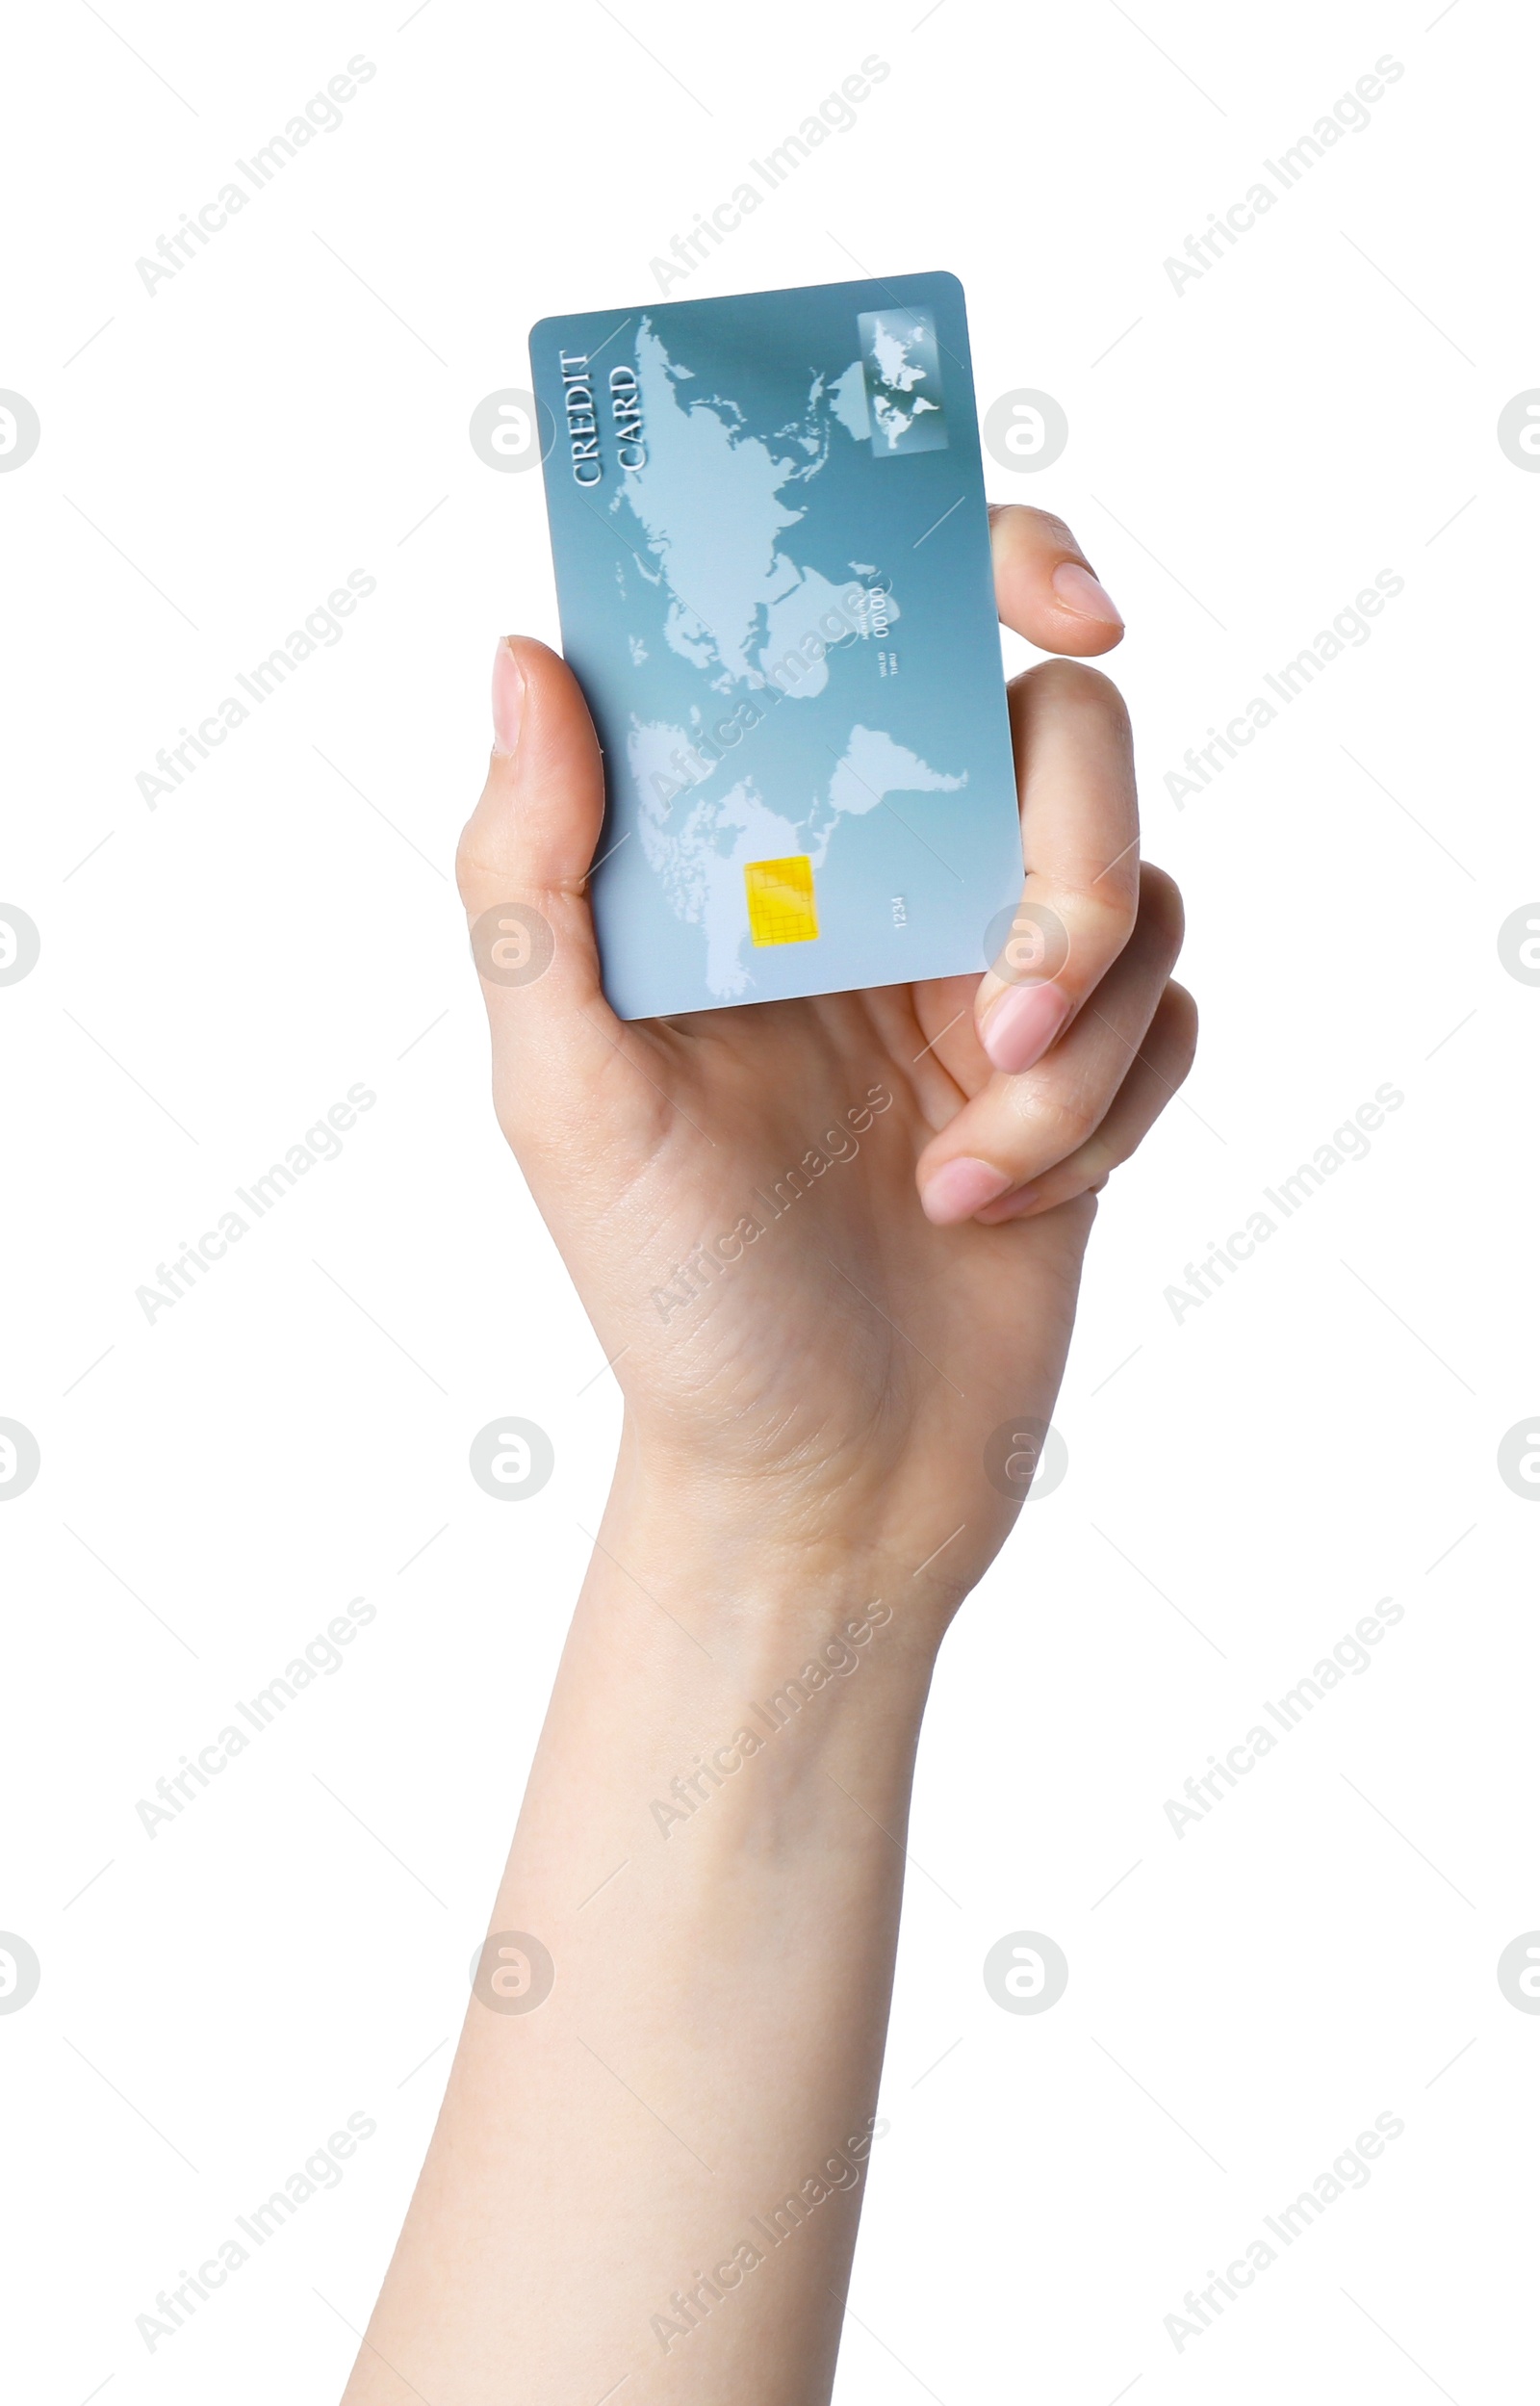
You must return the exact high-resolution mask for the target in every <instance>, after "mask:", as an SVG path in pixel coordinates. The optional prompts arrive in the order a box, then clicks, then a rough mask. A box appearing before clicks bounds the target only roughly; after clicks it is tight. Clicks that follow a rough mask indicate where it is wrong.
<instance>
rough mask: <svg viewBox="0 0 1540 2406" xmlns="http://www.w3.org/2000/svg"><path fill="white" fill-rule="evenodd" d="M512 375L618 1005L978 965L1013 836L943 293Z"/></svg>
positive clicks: (989, 589)
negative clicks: (529, 439)
mask: <svg viewBox="0 0 1540 2406" xmlns="http://www.w3.org/2000/svg"><path fill="white" fill-rule="evenodd" d="M529 352H530V360H531V364H532V368H533V377H534V394H535V400H536V403H537V407H538V413H539V419H540V435H541V451H542V455H543V461H544V467H545V477H546V499H547V504H548V507H549V511H550V517H551V536H552V549H553V552H554V556H555V569H556V590H557V596H558V600H559V604H560V610H561V633H562V644H563V648H564V650H565V653H566V656H567V659H568V660H569V662H570V663H571V665H572V667H573V669H574V671H575V673H576V674H577V677H578V682H579V684H580V685H581V686H582V688H583V692H584V694H585V695H586V697H587V700H588V704H589V708H590V709H591V711H593V714H594V720H595V724H596V725H597V727H598V730H599V739H600V742H601V744H602V745H603V753H604V769H605V789H606V815H605V823H604V830H603V840H602V841H601V843H600V845H599V850H598V855H597V860H598V866H597V867H596V870H595V873H594V877H593V883H592V896H593V906H594V917H595V922H596V925H597V929H598V935H599V949H600V957H601V962H602V965H603V981H604V991H605V993H606V995H607V996H608V997H609V1000H610V1002H611V1003H612V1005H613V1007H614V1009H615V1010H616V1011H617V1013H618V1014H619V1015H620V1017H621V1018H622V1019H628V1020H633V1019H647V1018H652V1017H655V1016H662V1015H665V1014H674V1013H678V1012H686V1011H706V1010H714V1009H719V1008H721V1007H723V1006H724V1005H728V1004H734V1003H748V1002H767V1001H771V1000H777V999H785V998H787V997H790V996H799V995H820V994H838V993H842V992H844V991H845V990H847V989H849V988H854V987H862V986H891V985H898V984H903V983H906V982H908V981H910V980H911V979H916V978H928V977H943V976H951V975H953V974H956V973H960V972H963V971H966V970H973V971H976V970H982V969H984V968H985V967H986V966H988V961H989V959H991V958H992V957H993V952H994V951H996V950H998V944H997V943H993V942H992V941H991V940H992V937H993V936H994V935H996V934H997V933H998V929H997V924H996V923H997V922H998V921H999V918H1000V915H1001V914H1002V913H1003V912H1004V913H1009V912H1010V911H1011V910H1012V909H1013V908H1014V906H1015V904H1016V903H1017V902H1018V900H1019V898H1020V892H1021V877H1022V870H1021V837H1020V827H1019V818H1018V813H1017V803H1016V789H1015V774H1014V766H1013V763H1012V753H1011V735H1010V727H1009V723H1008V720H1007V715H1006V703H1005V691H1004V681H1003V676H1002V670H1001V654H1000V637H999V627H998V621H997V616H996V611H995V603H994V583H993V578H992V575H991V571H990V564H989V540H988V517H987V513H986V507H985V499H984V476H983V469H982V465H981V461H980V456H979V429H978V413H977V409H976V407H975V404H974V395H973V375H972V369H971V366H970V362H969V353H968V336H967V318H966V311H965V306H964V302H963V287H962V285H961V284H960V283H959V282H958V280H957V278H956V276H953V275H945V274H938V273H927V274H922V275H911V276H897V277H893V278H891V279H887V278H870V279H866V280H862V281H860V282H856V283H845V284H815V285H806V286H802V287H799V288H797V289H794V290H791V291H787V292H779V293H746V294H739V295H736V296H734V297H732V298H725V299H703V300H672V301H650V302H647V303H645V304H643V305H641V306H639V307H637V308H634V309H611V310H592V311H587V312H585V313H583V314H581V315H579V316H576V317H556V318H544V319H542V320H541V322H540V323H539V324H538V325H537V326H535V327H534V328H533V330H532V331H531V334H530V337H529Z"/></svg>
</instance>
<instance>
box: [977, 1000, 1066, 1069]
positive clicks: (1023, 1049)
mask: <svg viewBox="0 0 1540 2406" xmlns="http://www.w3.org/2000/svg"><path fill="white" fill-rule="evenodd" d="M1068 1016H1069V996H1067V995H1066V994H1065V991H1064V989H1063V987H1062V986H1054V985H1041V986H1012V987H1010V988H1009V989H1008V990H1007V992H1006V993H1005V994H1003V995H1002V996H1001V997H1000V999H999V1001H998V1002H997V1003H996V1004H995V1006H994V1009H993V1010H992V1011H991V1012H990V1013H989V1016H988V1019H987V1020H986V1021H985V1022H984V1027H983V1030H982V1033H981V1035H980V1039H979V1041H980V1043H981V1044H982V1045H983V1047H984V1049H985V1051H986V1052H987V1053H988V1056H989V1059H990V1060H991V1061H992V1062H993V1064H994V1066H995V1068H996V1069H997V1070H1005V1071H1007V1072H1009V1073H1011V1074H1014V1073H1016V1072H1018V1071H1021V1070H1030V1069H1031V1067H1032V1065H1033V1063H1034V1062H1035V1061H1040V1060H1041V1059H1042V1056H1043V1054H1044V1053H1045V1052H1046V1051H1047V1049H1048V1047H1049V1046H1050V1045H1051V1044H1052V1042H1053V1040H1054V1038H1055V1037H1056V1036H1057V1035H1058V1033H1059V1030H1060V1029H1061V1028H1062V1027H1063V1025H1064V1023H1065V1020H1066V1019H1067V1018H1068Z"/></svg>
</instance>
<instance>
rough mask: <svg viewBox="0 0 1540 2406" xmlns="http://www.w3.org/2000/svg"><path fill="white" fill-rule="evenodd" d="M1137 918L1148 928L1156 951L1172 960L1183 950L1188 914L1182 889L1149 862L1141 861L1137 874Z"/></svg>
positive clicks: (1164, 872)
mask: <svg viewBox="0 0 1540 2406" xmlns="http://www.w3.org/2000/svg"><path fill="white" fill-rule="evenodd" d="M1138 907H1139V917H1140V920H1141V922H1142V925H1144V926H1145V927H1147V928H1148V930H1149V934H1150V937H1151V939H1152V942H1153V944H1154V946H1155V948H1156V949H1157V950H1159V951H1161V952H1163V953H1164V954H1166V956H1167V957H1168V959H1169V960H1172V961H1174V960H1175V958H1176V956H1177V954H1178V953H1179V952H1180V951H1181V949H1182V939H1183V937H1184V935H1185V934H1186V932H1187V913H1186V910H1185V909H1184V907H1183V903H1182V890H1181V888H1180V886H1179V885H1178V884H1177V882H1176V880H1175V878H1174V877H1168V875H1167V873H1166V871H1165V869H1163V868H1156V867H1154V866H1153V864H1152V863H1150V862H1148V861H1145V862H1143V863H1142V864H1141V867H1140V874H1139V906H1138Z"/></svg>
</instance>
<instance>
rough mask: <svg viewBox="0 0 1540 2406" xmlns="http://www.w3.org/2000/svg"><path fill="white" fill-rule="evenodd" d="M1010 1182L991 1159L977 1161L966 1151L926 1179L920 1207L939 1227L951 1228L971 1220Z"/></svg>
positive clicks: (1002, 1191) (1003, 1190) (1001, 1193)
mask: <svg viewBox="0 0 1540 2406" xmlns="http://www.w3.org/2000/svg"><path fill="white" fill-rule="evenodd" d="M1010 1183H1011V1180H1010V1179H1009V1178H1008V1177H1006V1174H1005V1172H1004V1171H1003V1170H996V1169H993V1168H991V1166H990V1165H989V1163H988V1161H974V1160H972V1159H971V1158H970V1157H969V1156H968V1155H967V1154H966V1153H964V1154H963V1156H962V1157H961V1159H959V1160H957V1161H948V1162H946V1163H944V1164H943V1166H942V1167H941V1168H940V1169H939V1170H937V1173H936V1176H935V1177H933V1178H929V1179H928V1180H927V1181H926V1184H925V1188H924V1191H923V1193H922V1194H921V1196H920V1207H921V1209H922V1210H923V1212H924V1214H925V1217H926V1218H927V1220H933V1221H934V1222H935V1224H936V1226H937V1228H950V1227H952V1226H953V1224H954V1223H955V1222H956V1221H958V1220H971V1219H972V1217H973V1214H974V1213H975V1211H977V1210H978V1209H979V1207H980V1205H981V1204H983V1203H993V1201H994V1199H995V1197H996V1195H1003V1194H1004V1193H1005V1190H1006V1188H1007V1187H1008V1186H1009V1185H1010Z"/></svg>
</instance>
